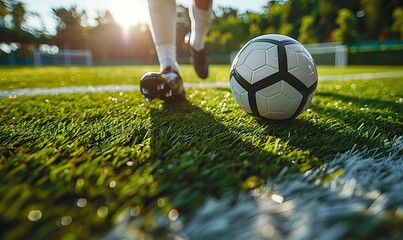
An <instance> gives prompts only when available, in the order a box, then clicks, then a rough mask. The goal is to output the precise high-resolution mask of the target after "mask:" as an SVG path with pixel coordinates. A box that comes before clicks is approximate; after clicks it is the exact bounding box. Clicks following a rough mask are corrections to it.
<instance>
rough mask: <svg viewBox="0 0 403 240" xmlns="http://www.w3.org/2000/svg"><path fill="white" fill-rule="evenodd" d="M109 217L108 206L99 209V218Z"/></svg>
mask: <svg viewBox="0 0 403 240" xmlns="http://www.w3.org/2000/svg"><path fill="white" fill-rule="evenodd" d="M107 215H108V207H107V206H100V207H99V208H98V209H97V216H98V217H99V218H104V217H106V216H107Z"/></svg>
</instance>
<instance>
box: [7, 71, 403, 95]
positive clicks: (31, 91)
mask: <svg viewBox="0 0 403 240" xmlns="http://www.w3.org/2000/svg"><path fill="white" fill-rule="evenodd" d="M399 77H403V72H383V73H359V74H346V75H325V76H319V81H346V80H360V79H365V80H367V79H368V80H369V79H380V78H399ZM185 87H186V88H196V87H197V88H229V82H228V81H226V82H204V83H203V82H201V83H185ZM138 90H139V86H138V85H98V86H73V87H60V88H20V89H14V90H0V98H3V97H17V96H36V95H49V94H69V93H93V92H132V91H138Z"/></svg>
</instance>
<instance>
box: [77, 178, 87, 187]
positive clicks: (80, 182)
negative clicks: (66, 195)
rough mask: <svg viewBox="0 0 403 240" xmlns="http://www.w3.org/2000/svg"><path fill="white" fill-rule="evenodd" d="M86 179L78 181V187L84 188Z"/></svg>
mask: <svg viewBox="0 0 403 240" xmlns="http://www.w3.org/2000/svg"><path fill="white" fill-rule="evenodd" d="M84 183H85V182H84V179H82V178H79V179H78V180H77V182H76V185H77V187H82V186H84Z"/></svg>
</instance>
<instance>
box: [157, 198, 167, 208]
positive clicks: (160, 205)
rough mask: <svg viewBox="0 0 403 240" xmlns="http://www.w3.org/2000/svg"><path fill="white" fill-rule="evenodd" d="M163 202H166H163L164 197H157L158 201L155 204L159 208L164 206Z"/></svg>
mask: <svg viewBox="0 0 403 240" xmlns="http://www.w3.org/2000/svg"><path fill="white" fill-rule="evenodd" d="M165 204H166V202H165V199H164V198H159V199H158V201H157V206H158V207H159V208H163V207H164V206H165Z"/></svg>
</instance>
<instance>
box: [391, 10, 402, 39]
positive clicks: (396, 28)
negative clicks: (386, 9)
mask: <svg viewBox="0 0 403 240" xmlns="http://www.w3.org/2000/svg"><path fill="white" fill-rule="evenodd" d="M393 18H394V23H393V25H392V26H391V30H392V31H393V32H397V33H399V34H400V39H403V7H397V8H395V10H394V11H393Z"/></svg>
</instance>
